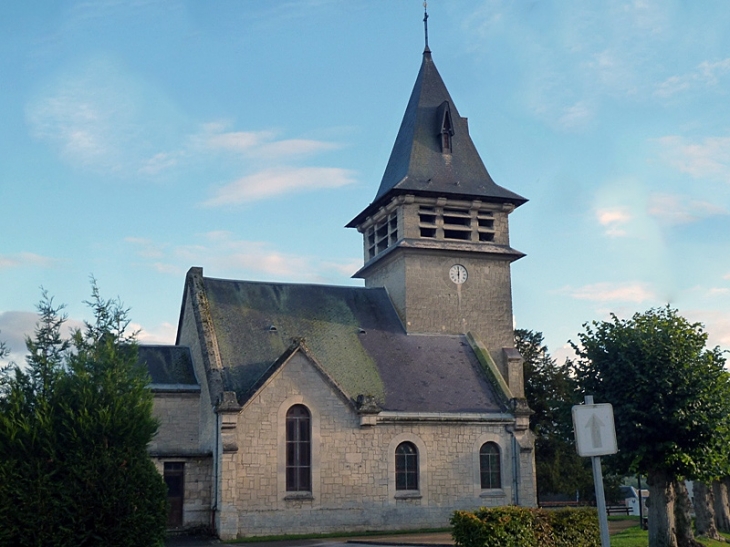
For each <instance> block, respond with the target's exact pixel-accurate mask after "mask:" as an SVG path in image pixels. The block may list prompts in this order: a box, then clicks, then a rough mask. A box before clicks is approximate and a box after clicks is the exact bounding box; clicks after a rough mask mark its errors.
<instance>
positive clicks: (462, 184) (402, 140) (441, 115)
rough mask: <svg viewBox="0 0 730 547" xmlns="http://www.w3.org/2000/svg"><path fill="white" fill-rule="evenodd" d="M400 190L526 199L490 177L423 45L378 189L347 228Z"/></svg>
mask: <svg viewBox="0 0 730 547" xmlns="http://www.w3.org/2000/svg"><path fill="white" fill-rule="evenodd" d="M444 131H446V132H448V133H449V134H450V137H451V150H450V153H444V151H443V150H442V142H441V134H442V132H444ZM405 193H413V194H417V195H435V196H444V197H450V196H451V197H454V198H457V199H481V200H484V201H496V202H498V203H512V204H513V205H515V206H519V205H522V204H523V203H525V202H526V201H527V199H525V198H523V197H522V196H520V195H518V194H515V193H514V192H511V191H510V190H507V189H506V188H503V187H501V186H499V185H497V184H496V183H495V182H494V181H493V180H492V177H491V176H490V175H489V173H488V172H487V168H486V167H485V166H484V163H483V162H482V159H481V157H480V156H479V152H477V149H476V147H475V146H474V143H473V142H472V140H471V137H470V136H469V125H468V122H467V119H466V118H462V117H461V116H460V115H459V111H458V110H457V109H456V105H455V104H454V101H453V100H452V99H451V95H449V91H448V90H447V89H446V85H445V84H444V81H443V80H442V79H441V75H440V74H439V72H438V70H437V69H436V65H435V64H434V62H433V59H432V58H431V51H430V50H429V49H428V48H426V49H425V50H424V52H423V61H422V63H421V69H420V71H419V72H418V77H417V78H416V83H415V85H414V86H413V91H412V92H411V97H410V99H409V101H408V106H407V107H406V111H405V114H404V115H403V121H402V122H401V125H400V129H399V130H398V136H397V137H396V139H395V144H394V145H393V150H392V152H391V153H390V159H389V160H388V165H387V166H386V168H385V173H384V174H383V179H382V180H381V182H380V187H379V188H378V193H377V194H376V196H375V199H374V200H373V202H372V203H371V204H370V205H369V206H368V207H367V208H366V209H365V210H364V211H363V212H361V213H360V214H359V215H358V216H357V217H355V218H354V219H353V220H351V221H350V223H349V224H348V225H347V226H348V227H351V228H352V227H356V226H357V225H358V224H359V223H360V222H362V221H363V220H365V218H366V217H367V216H369V215H370V214H372V212H373V211H375V210H377V208H378V207H380V206H381V205H383V204H384V203H385V202H386V201H387V199H388V198H389V197H392V196H394V195H397V194H405Z"/></svg>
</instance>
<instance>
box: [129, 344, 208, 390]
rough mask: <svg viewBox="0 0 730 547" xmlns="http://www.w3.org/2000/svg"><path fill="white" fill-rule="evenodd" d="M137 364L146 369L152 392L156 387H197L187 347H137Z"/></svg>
mask: <svg viewBox="0 0 730 547" xmlns="http://www.w3.org/2000/svg"><path fill="white" fill-rule="evenodd" d="M138 362H139V363H140V364H143V365H144V366H146V367H147V371H148V372H149V375H150V378H151V379H152V389H153V390H154V389H155V387H156V386H157V387H160V386H167V387H174V386H178V387H180V388H182V387H184V386H187V387H192V386H199V384H198V380H197V379H196V378H195V372H194V370H193V360H192V358H191V356H190V350H189V349H188V348H187V347H183V346H162V345H160V346H152V345H150V346H139V357H138Z"/></svg>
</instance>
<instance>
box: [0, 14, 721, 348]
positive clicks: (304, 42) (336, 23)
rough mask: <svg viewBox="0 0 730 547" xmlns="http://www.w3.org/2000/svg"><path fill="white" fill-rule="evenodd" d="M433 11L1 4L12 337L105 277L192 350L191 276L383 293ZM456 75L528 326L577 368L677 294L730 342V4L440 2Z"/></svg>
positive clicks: (144, 335)
mask: <svg viewBox="0 0 730 547" xmlns="http://www.w3.org/2000/svg"><path fill="white" fill-rule="evenodd" d="M422 9H423V8H422V2H421V0H407V1H406V0H398V1H395V0H388V1H385V0H379V1H377V0H374V1H353V0H299V1H296V0H293V1H276V0H268V1H266V2H263V1H253V0H251V1H216V2H194V1H191V0H188V1H185V0H98V1H60V2H53V3H48V2H3V3H1V4H0V203H1V204H2V209H1V211H0V233H2V234H3V237H2V239H0V241H1V244H0V280H1V282H2V286H3V291H2V292H0V331H2V332H1V333H0V339H4V340H6V341H7V342H8V343H9V344H10V346H11V348H12V349H13V351H14V352H15V355H14V357H15V358H16V359H19V358H20V355H21V354H22V351H23V344H22V338H23V334H24V333H27V332H29V331H32V328H33V324H34V322H35V315H34V306H35V303H36V302H37V301H38V300H39V297H40V287H41V286H42V287H44V288H45V289H47V290H48V291H49V293H50V294H52V295H54V296H55V298H56V302H63V303H66V304H67V305H68V307H67V309H66V311H67V313H68V315H69V318H70V322H71V324H78V321H80V320H82V319H84V318H88V313H87V310H86V309H85V307H84V305H83V304H82V301H83V300H84V299H86V298H88V296H89V293H90V289H89V283H88V279H89V276H90V275H94V276H95V277H96V279H97V280H98V283H99V286H100V288H101V291H102V293H103V295H105V296H107V297H115V296H119V297H120V298H121V299H122V300H123V302H124V303H125V304H126V305H127V306H129V307H130V308H131V317H132V319H133V321H134V323H135V326H136V327H137V328H139V329H141V333H140V339H141V341H142V342H172V341H173V340H174V335H175V329H176V325H177V318H178V314H179V308H180V301H181V296H182V289H183V282H184V275H185V272H186V271H187V270H188V268H189V267H191V266H202V267H203V268H204V271H205V275H207V276H213V277H223V278H238V279H251V280H276V281H294V282H316V283H331V284H355V285H357V284H359V283H360V281H359V280H351V279H350V278H349V276H350V275H351V274H352V273H353V272H354V271H355V270H356V269H357V268H358V267H359V266H360V265H361V264H362V246H361V239H360V235H359V234H358V233H357V232H356V231H354V230H351V229H345V228H344V225H345V224H346V223H347V222H348V221H349V220H351V219H352V218H353V217H354V216H355V215H356V214H357V213H358V212H360V211H361V210H362V209H363V208H364V207H365V206H366V205H367V204H368V203H370V201H371V200H372V199H373V198H374V196H375V193H376V190H377V187H378V184H379V182H380V178H381V176H382V173H383V170H384V169H385V164H386V162H387V159H388V155H389V153H390V149H391V147H392V145H393V141H394V139H395V136H396V133H397V130H398V126H399V124H400V120H401V117H402V115H403V111H404V109H405V106H406V102H407V100H408V96H409V94H410V91H411V89H412V86H413V83H414V81H415V78H416V75H417V72H418V68H419V66H420V62H421V52H422V49H423V25H422V21H421V19H422ZM429 14H430V18H429V39H430V46H431V49H432V51H433V58H434V61H435V63H436V66H437V67H438V68H439V71H440V72H441V75H442V76H443V78H444V81H445V82H446V85H447V87H448V88H449V91H450V92H451V95H452V97H453V99H454V101H455V103H456V105H457V107H458V109H459V112H460V113H461V114H462V115H464V116H467V117H468V118H469V125H470V131H471V135H472V138H473V140H474V142H475V144H476V146H477V148H478V150H479V151H480V154H481V156H482V159H483V160H484V162H485V164H486V166H487V169H488V170H489V171H490V174H491V175H492V177H493V178H494V180H495V181H496V182H497V183H498V184H500V185H502V186H505V187H507V188H509V189H510V190H512V191H514V192H517V193H518V194H520V195H523V196H525V197H527V198H529V199H530V201H529V202H528V203H527V204H525V205H523V206H522V207H520V208H518V209H517V210H516V211H515V212H514V213H513V214H512V215H511V217H510V219H511V225H510V228H511V242H512V246H513V247H515V248H516V249H518V250H520V251H522V252H524V253H526V254H527V256H526V257H525V258H523V259H521V260H519V261H518V262H516V263H514V265H513V267H512V275H513V298H514V312H515V321H516V325H517V326H518V327H523V328H529V329H534V330H539V331H542V332H543V333H544V334H545V337H546V341H547V342H548V344H549V346H550V349H551V351H552V353H553V354H555V355H557V356H559V357H561V356H563V355H567V350H566V349H565V348H564V346H565V344H566V342H567V340H569V339H571V338H572V339H575V338H576V334H577V333H578V332H579V331H580V330H581V325H582V324H583V323H584V322H586V321H591V320H601V319H605V318H607V317H608V314H609V313H610V312H615V313H617V314H618V315H619V316H622V317H626V316H629V315H630V314H632V313H634V312H635V311H644V310H646V309H648V308H650V307H654V306H661V305H664V304H666V303H671V304H672V305H674V306H676V307H678V308H679V310H680V312H681V313H682V314H684V315H685V316H687V317H688V318H690V319H692V320H694V321H701V322H703V323H704V324H705V325H706V328H707V331H708V333H709V335H710V344H712V345H715V344H718V345H721V346H722V347H724V348H730V215H729V212H730V101H729V100H728V90H729V89H730V36H729V35H728V33H727V29H728V28H730V9H728V7H727V3H726V2H724V1H721V0H717V1H709V0H708V1H705V2H679V1H674V2H672V1H653V0H636V1H611V0H609V1H600V2H599V1H595V2H585V1H571V0H561V1H557V0H554V1H540V2H537V1H533V2H530V1H523V2H512V1H508V0H505V1H500V0H489V1H486V0H485V1H477V0H449V1H448V2H446V1H445V0H432V1H431V2H429Z"/></svg>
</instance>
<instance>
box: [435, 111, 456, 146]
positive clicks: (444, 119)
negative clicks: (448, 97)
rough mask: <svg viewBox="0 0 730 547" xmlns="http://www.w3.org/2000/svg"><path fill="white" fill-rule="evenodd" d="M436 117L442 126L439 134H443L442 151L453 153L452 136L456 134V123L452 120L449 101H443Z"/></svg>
mask: <svg viewBox="0 0 730 547" xmlns="http://www.w3.org/2000/svg"><path fill="white" fill-rule="evenodd" d="M436 119H438V120H440V121H441V127H440V129H439V134H440V135H441V153H442V154H451V137H453V136H454V124H453V122H452V121H451V109H450V108H449V101H444V102H442V103H441V106H439V110H438V115H437V116H436Z"/></svg>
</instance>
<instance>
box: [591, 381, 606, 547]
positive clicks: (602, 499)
mask: <svg viewBox="0 0 730 547" xmlns="http://www.w3.org/2000/svg"><path fill="white" fill-rule="evenodd" d="M585 404H587V405H592V404H593V395H586V396H585ZM591 465H592V466H593V487H594V488H595V489H596V509H598V526H599V527H600V529H601V547H611V538H610V537H609V535H608V514H607V513H606V496H605V494H604V493H603V471H602V470H601V458H600V457H599V456H593V457H591Z"/></svg>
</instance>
